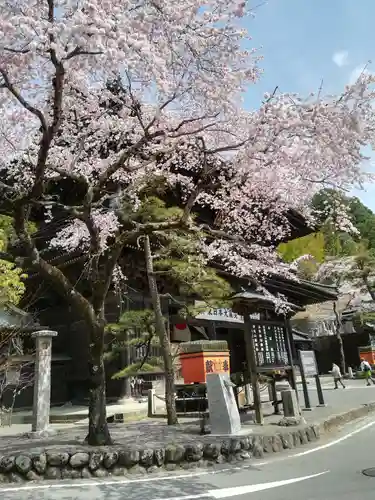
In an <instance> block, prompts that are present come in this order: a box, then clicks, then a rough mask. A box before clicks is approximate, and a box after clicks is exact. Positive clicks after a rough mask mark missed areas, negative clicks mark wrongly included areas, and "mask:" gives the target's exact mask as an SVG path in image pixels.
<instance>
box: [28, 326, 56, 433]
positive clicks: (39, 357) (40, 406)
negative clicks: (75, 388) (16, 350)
mask: <svg viewBox="0 0 375 500" xmlns="http://www.w3.org/2000/svg"><path fill="white" fill-rule="evenodd" d="M32 336H33V337H34V338H35V342H36V359H35V380H34V400H33V422H32V434H36V435H43V434H47V433H48V427H49V415H50V404H51V358H52V338H53V337H56V336H57V332H53V331H51V330H42V331H39V332H35V333H33V335H32Z"/></svg>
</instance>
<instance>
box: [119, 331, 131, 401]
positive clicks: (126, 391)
mask: <svg viewBox="0 0 375 500" xmlns="http://www.w3.org/2000/svg"><path fill="white" fill-rule="evenodd" d="M124 333H125V342H124V343H125V345H126V347H125V350H124V351H121V368H124V367H125V366H129V365H130V364H131V360H130V346H129V332H128V331H127V330H126V331H125V332H124ZM121 397H122V398H131V397H132V390H131V385H130V377H125V378H124V385H123V386H122V394H121Z"/></svg>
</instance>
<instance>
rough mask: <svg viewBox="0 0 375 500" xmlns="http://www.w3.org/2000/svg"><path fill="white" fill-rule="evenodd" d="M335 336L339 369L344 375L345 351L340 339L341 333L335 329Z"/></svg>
mask: <svg viewBox="0 0 375 500" xmlns="http://www.w3.org/2000/svg"><path fill="white" fill-rule="evenodd" d="M336 337H337V341H338V344H339V355H340V369H341V373H342V374H343V375H345V373H346V361H345V353H344V343H343V341H342V337H341V333H340V332H339V331H338V330H336Z"/></svg>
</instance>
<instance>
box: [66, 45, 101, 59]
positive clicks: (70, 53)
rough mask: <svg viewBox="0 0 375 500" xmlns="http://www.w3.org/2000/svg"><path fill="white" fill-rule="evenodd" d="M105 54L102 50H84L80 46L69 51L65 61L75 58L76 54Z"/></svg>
mask: <svg viewBox="0 0 375 500" xmlns="http://www.w3.org/2000/svg"><path fill="white" fill-rule="evenodd" d="M101 54H103V51H102V50H98V51H92V52H91V51H88V50H82V49H81V48H80V47H76V48H75V49H74V50H72V51H71V52H69V54H68V55H67V56H65V57H64V60H65V61H69V59H73V57H76V56H100V55H101Z"/></svg>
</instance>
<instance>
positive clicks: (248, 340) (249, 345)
mask: <svg viewBox="0 0 375 500" xmlns="http://www.w3.org/2000/svg"><path fill="white" fill-rule="evenodd" d="M244 321H245V331H244V337H245V346H246V359H247V367H248V370H249V374H250V382H251V387H252V390H253V400H254V407H255V421H256V423H257V424H260V425H263V423H264V420H263V412H262V401H261V398H260V390H259V383H258V372H257V364H256V357H255V348H254V341H253V335H252V331H251V325H250V317H249V314H247V313H245V314H244Z"/></svg>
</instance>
